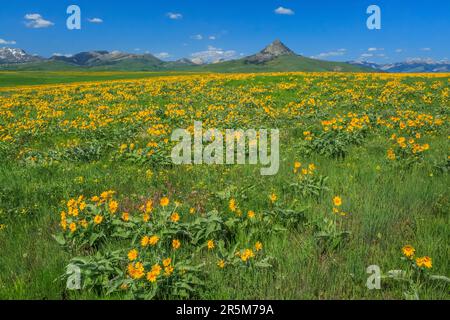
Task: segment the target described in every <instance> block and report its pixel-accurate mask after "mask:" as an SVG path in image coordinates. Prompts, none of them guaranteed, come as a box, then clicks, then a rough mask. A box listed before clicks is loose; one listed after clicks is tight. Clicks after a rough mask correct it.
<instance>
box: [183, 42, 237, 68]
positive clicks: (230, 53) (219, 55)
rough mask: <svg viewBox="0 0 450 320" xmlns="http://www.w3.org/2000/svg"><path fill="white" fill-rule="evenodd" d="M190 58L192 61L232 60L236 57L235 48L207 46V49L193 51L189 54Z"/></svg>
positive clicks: (198, 62) (213, 61)
mask: <svg viewBox="0 0 450 320" xmlns="http://www.w3.org/2000/svg"><path fill="white" fill-rule="evenodd" d="M191 57H192V58H191V60H192V61H193V62H194V63H197V64H200V63H216V62H220V61H225V60H232V59H235V58H237V57H238V53H237V52H236V51H235V50H223V49H221V48H216V47H213V46H208V50H205V51H200V52H195V53H192V54H191Z"/></svg>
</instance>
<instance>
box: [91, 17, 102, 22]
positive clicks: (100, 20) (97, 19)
mask: <svg viewBox="0 0 450 320" xmlns="http://www.w3.org/2000/svg"><path fill="white" fill-rule="evenodd" d="M88 21H89V22H90V23H103V19H100V18H92V19H88Z"/></svg>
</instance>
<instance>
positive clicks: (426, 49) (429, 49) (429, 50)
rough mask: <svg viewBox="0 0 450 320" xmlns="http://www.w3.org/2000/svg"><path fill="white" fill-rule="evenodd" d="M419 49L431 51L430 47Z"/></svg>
mask: <svg viewBox="0 0 450 320" xmlns="http://www.w3.org/2000/svg"><path fill="white" fill-rule="evenodd" d="M420 50H422V51H431V48H422V49H420Z"/></svg>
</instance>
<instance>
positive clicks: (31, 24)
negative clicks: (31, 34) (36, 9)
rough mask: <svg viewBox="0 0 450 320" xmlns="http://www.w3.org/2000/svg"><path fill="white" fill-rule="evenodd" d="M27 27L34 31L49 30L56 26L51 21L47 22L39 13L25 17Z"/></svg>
mask: <svg viewBox="0 0 450 320" xmlns="http://www.w3.org/2000/svg"><path fill="white" fill-rule="evenodd" d="M25 19H26V20H27V22H25V25H26V26H27V27H28V28H32V29H41V28H48V27H51V26H53V25H55V24H54V23H53V22H51V21H49V20H45V19H44V18H43V17H42V16H41V15H40V14H39V13H28V14H26V15H25Z"/></svg>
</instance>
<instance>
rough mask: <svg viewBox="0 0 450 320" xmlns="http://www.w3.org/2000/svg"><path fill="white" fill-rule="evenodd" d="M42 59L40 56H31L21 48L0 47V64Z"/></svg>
mask: <svg viewBox="0 0 450 320" xmlns="http://www.w3.org/2000/svg"><path fill="white" fill-rule="evenodd" d="M41 60H43V59H42V58H41V57H38V56H33V55H30V54H28V53H26V52H25V51H24V50H22V49H17V48H7V47H5V48H0V64H14V63H25V62H34V61H41Z"/></svg>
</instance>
